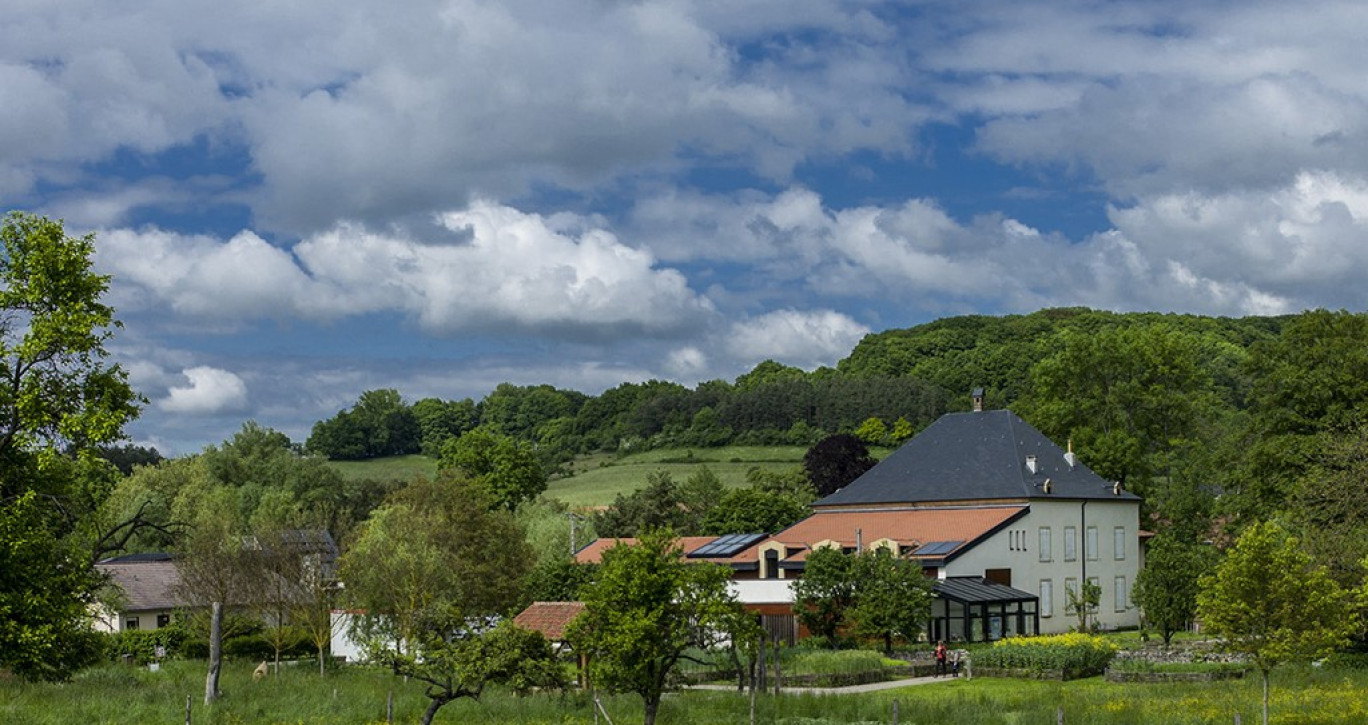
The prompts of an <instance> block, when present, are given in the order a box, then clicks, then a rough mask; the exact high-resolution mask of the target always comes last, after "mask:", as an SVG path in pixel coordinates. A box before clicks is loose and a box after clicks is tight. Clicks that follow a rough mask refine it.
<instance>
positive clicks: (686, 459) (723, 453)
mask: <svg viewBox="0 0 1368 725" xmlns="http://www.w3.org/2000/svg"><path fill="white" fill-rule="evenodd" d="M806 452H807V449H805V448H802V447H800V446H784V447H773V448H769V447H763V446H726V447H723V448H694V449H678V450H657V451H646V452H644V453H636V454H632V455H629V456H623V457H618V456H616V455H596V456H581V457H579V458H576V459H575V460H574V461H573V462H572V463H571V464H570V470H571V475H570V476H568V477H564V478H557V479H553V480H552V481H551V483H550V485H549V486H548V487H547V490H546V495H547V496H550V497H552V498H558V499H560V500H562V501H564V502H566V503H568V504H570V505H572V506H605V505H607V504H610V503H612V502H613V498H614V497H616V496H617V495H618V494H619V493H623V494H629V493H631V492H632V491H635V490H636V489H638V488H642V487H644V486H645V485H646V477H647V476H648V475H649V474H651V473H652V472H655V471H667V472H669V474H670V475H671V476H672V477H673V478H674V480H675V481H676V482H678V483H683V482H684V481H685V480H687V479H688V478H689V476H692V475H693V474H694V473H696V472H697V471H698V470H699V469H700V468H702V467H703V466H707V467H708V469H709V470H711V471H712V472H713V473H714V474H716V475H717V477H718V478H719V479H721V480H722V484H723V485H725V486H727V487H728V488H734V487H736V486H740V485H742V484H744V483H745V482H746V472H747V471H749V470H750V469H751V468H754V467H759V468H764V469H768V470H789V469H792V468H793V467H795V466H801V465H802V463H803V454H804V453H806Z"/></svg>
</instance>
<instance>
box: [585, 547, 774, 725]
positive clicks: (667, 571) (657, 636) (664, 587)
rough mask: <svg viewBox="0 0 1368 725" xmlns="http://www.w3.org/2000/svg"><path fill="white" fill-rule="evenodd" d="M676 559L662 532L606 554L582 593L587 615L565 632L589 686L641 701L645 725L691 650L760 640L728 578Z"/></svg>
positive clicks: (722, 569)
mask: <svg viewBox="0 0 1368 725" xmlns="http://www.w3.org/2000/svg"><path fill="white" fill-rule="evenodd" d="M680 554H681V552H680V550H679V546H678V543H677V542H676V540H675V538H674V535H673V534H672V533H670V532H669V531H667V530H657V531H653V532H650V533H647V534H646V535H645V536H643V537H642V539H641V541H640V542H639V543H638V544H637V545H635V546H615V547H613V548H611V549H609V550H607V551H606V552H604V554H603V564H602V566H601V567H600V569H599V572H598V577H597V579H595V581H594V582H593V583H591V584H589V585H588V586H586V587H584V588H583V589H582V590H581V594H582V597H583V600H584V611H583V612H582V613H581V614H580V615H579V616H578V617H576V618H575V620H574V621H573V622H572V623H571V625H570V631H569V633H568V636H569V638H570V640H571V641H572V642H573V643H574V644H575V648H576V649H577V650H578V651H580V652H583V653H584V654H586V655H588V656H589V677H590V679H591V681H592V683H593V684H594V686H596V687H603V688H606V689H608V690H612V691H619V692H634V693H636V694H638V695H640V696H641V698H642V700H643V701H644V703H645V723H646V725H652V724H653V723H654V722H655V719H656V714H657V712H658V711H659V709H660V698H661V694H662V693H663V692H664V691H665V687H666V685H667V683H668V681H669V675H670V672H671V671H673V670H674V668H675V665H677V664H678V663H679V661H680V659H681V658H683V657H684V656H685V653H686V652H687V651H688V650H689V649H690V648H694V647H697V648H703V649H707V648H711V647H715V646H718V645H720V644H722V643H724V642H738V641H750V640H752V639H754V638H755V636H757V634H758V625H757V624H756V623H755V622H754V620H753V618H751V617H750V616H748V615H746V614H745V612H744V611H743V610H742V609H741V605H740V604H738V603H737V601H736V599H735V597H734V595H732V594H731V592H730V591H729V590H728V587H727V582H728V581H729V580H730V578H731V574H730V571H729V570H727V569H726V568H725V567H721V566H717V565H714V564H692V563H686V562H684V561H683V560H682V558H681V556H680Z"/></svg>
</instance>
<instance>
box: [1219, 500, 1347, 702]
mask: <svg viewBox="0 0 1368 725" xmlns="http://www.w3.org/2000/svg"><path fill="white" fill-rule="evenodd" d="M1197 611H1198V614H1199V616H1201V618H1202V624H1203V626H1204V627H1206V629H1207V631H1208V632H1210V633H1211V634H1212V635H1213V636H1216V637H1219V638H1220V645H1221V647H1222V648H1224V649H1226V650H1228V651H1231V652H1238V653H1240V654H1243V655H1245V656H1247V657H1248V658H1249V660H1250V662H1252V663H1253V664H1254V666H1255V667H1256V668H1257V669H1258V670H1259V673H1260V674H1261V675H1262V676H1263V722H1264V723H1265V725H1267V723H1268V675H1269V672H1270V671H1271V670H1272V669H1273V668H1274V667H1276V666H1277V665H1279V664H1282V663H1284V662H1296V661H1306V660H1310V659H1314V658H1316V657H1321V656H1324V655H1325V654H1327V653H1329V652H1330V651H1332V650H1333V649H1335V648H1336V647H1338V646H1340V645H1342V644H1344V643H1345V642H1346V641H1347V640H1348V638H1349V636H1350V635H1351V634H1353V633H1354V632H1355V631H1356V630H1357V629H1358V627H1359V623H1358V621H1357V617H1354V616H1351V614H1352V611H1351V599H1350V597H1349V596H1348V595H1347V594H1346V592H1345V591H1344V590H1343V589H1341V588H1340V586H1339V585H1338V584H1336V583H1335V580H1334V579H1332V578H1330V575H1329V574H1328V573H1326V570H1325V567H1322V566H1317V565H1316V564H1314V563H1313V562H1312V560H1311V557H1309V556H1307V555H1306V553H1305V552H1303V551H1302V550H1301V549H1300V547H1299V546H1298V543H1297V540H1296V539H1295V538H1293V537H1291V536H1289V535H1288V533H1287V532H1286V531H1285V530H1283V528H1282V527H1280V526H1279V525H1277V524H1275V523H1271V522H1265V523H1258V524H1254V525H1253V526H1250V527H1249V528H1247V529H1245V531H1244V533H1243V534H1241V535H1240V538H1239V539H1238V540H1237V541H1236V542H1235V546H1234V547H1233V548H1232V549H1231V550H1230V551H1229V552H1228V553H1227V554H1226V557H1225V559H1224V560H1223V561H1222V562H1221V563H1220V564H1219V565H1218V566H1217V567H1216V570H1215V571H1214V572H1212V573H1210V574H1207V575H1206V576H1204V577H1202V579H1201V592H1199V593H1198V595H1197Z"/></svg>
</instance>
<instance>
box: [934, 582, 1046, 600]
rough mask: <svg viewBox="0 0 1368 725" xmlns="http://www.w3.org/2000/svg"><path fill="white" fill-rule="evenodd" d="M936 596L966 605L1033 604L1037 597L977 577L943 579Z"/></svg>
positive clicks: (936, 586) (937, 584)
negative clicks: (995, 603)
mask: <svg viewBox="0 0 1368 725" xmlns="http://www.w3.org/2000/svg"><path fill="white" fill-rule="evenodd" d="M934 590H935V592H936V595H937V596H939V597H941V598H942V599H953V600H954V601H957V602H964V603H965V604H979V603H986V602H1033V601H1035V599H1036V596H1035V595H1034V594H1032V593H1030V592H1023V591H1021V590H1020V589H1014V588H1012V587H1009V586H1007V585H1005V584H998V583H997V582H993V581H989V580H987V579H981V578H979V577H976V576H952V577H947V578H945V579H941V580H940V581H938V582H936V584H935V586H934Z"/></svg>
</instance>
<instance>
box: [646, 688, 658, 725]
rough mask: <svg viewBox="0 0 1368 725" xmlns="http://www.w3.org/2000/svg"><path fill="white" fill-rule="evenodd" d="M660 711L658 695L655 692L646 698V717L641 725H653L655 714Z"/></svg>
mask: <svg viewBox="0 0 1368 725" xmlns="http://www.w3.org/2000/svg"><path fill="white" fill-rule="evenodd" d="M659 710H660V693H659V692H656V693H654V694H653V695H651V696H650V697H648V698H646V717H645V719H644V720H643V725H655V721H656V712H658V711H659Z"/></svg>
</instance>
